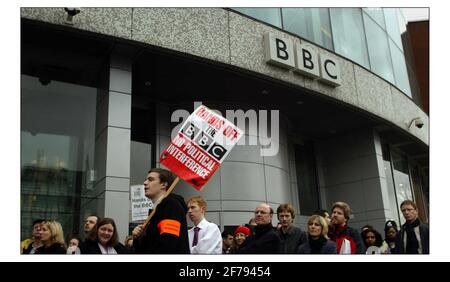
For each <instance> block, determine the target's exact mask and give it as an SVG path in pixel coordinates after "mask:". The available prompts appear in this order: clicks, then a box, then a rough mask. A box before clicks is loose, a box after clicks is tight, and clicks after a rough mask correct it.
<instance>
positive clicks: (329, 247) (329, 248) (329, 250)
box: [298, 240, 337, 254]
mask: <svg viewBox="0 0 450 282" xmlns="http://www.w3.org/2000/svg"><path fill="white" fill-rule="evenodd" d="M298 253H299V254H311V253H312V247H311V244H310V242H309V241H307V242H305V243H303V244H301V245H300V247H299V248H298ZM320 253H321V254H337V249H336V243H335V242H333V241H331V240H326V241H324V244H323V245H322V248H321V249H320Z"/></svg>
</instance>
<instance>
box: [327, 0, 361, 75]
mask: <svg viewBox="0 0 450 282" xmlns="http://www.w3.org/2000/svg"><path fill="white" fill-rule="evenodd" d="M330 16H331V26H332V27H333V42H334V49H335V50H336V53H339V54H341V55H342V56H344V57H347V58H349V59H351V60H353V61H355V62H356V63H358V64H360V65H362V66H364V67H366V68H368V69H370V65H369V58H368V55H367V46H366V38H365V34H364V28H363V27H364V26H363V22H362V15H361V10H360V9H358V8H330Z"/></svg>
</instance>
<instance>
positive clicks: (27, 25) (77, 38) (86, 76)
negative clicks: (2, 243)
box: [20, 19, 111, 239]
mask: <svg viewBox="0 0 450 282" xmlns="http://www.w3.org/2000/svg"><path fill="white" fill-rule="evenodd" d="M110 50H111V42H110V41H107V40H106V39H99V38H94V37H92V36H89V37H88V36H84V35H82V34H78V33H72V32H67V30H59V29H58V28H57V27H55V28H51V27H49V26H41V25H40V24H39V23H38V22H34V21H29V20H25V19H22V22H21V93H20V95H21V97H20V99H21V101H20V102H21V114H20V115H21V116H20V117H21V125H20V138H21V139H20V171H21V198H20V200H21V207H20V210H21V239H26V238H29V237H30V235H31V224H32V222H33V221H34V220H36V219H51V220H57V221H59V222H60V223H61V224H62V227H63V231H64V234H65V235H66V236H69V235H71V234H72V235H78V234H80V233H82V228H83V220H84V216H85V215H86V214H91V213H96V214H98V213H99V210H100V207H99V205H98V203H99V202H100V201H99V198H100V197H101V195H99V194H100V192H99V191H96V186H95V185H96V183H98V181H99V180H98V179H97V172H98V171H99V167H100V166H102V167H103V168H104V166H105V165H104V164H105V160H104V159H102V158H104V157H101V156H100V155H99V152H105V151H106V144H105V143H104V140H103V139H102V140H100V139H101V138H100V137H99V136H100V135H101V134H102V132H97V126H96V125H97V123H98V122H99V121H100V122H101V121H102V120H103V121H104V120H105V119H106V117H105V115H107V109H105V107H100V106H99V101H101V99H103V98H104V96H102V95H101V94H102V93H104V90H102V89H105V85H106V84H107V79H106V76H107V72H106V67H105V66H106V63H107V62H108V60H109V54H110ZM103 104H104V103H103ZM103 136H104V134H103Z"/></svg>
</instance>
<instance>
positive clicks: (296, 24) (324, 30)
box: [281, 8, 333, 50]
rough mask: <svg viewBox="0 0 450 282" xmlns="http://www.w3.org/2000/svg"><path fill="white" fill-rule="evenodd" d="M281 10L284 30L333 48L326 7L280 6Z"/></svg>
mask: <svg viewBox="0 0 450 282" xmlns="http://www.w3.org/2000/svg"><path fill="white" fill-rule="evenodd" d="M281 12H282V14H283V27H284V29H285V30H287V31H290V32H292V33H295V34H298V35H300V36H301V37H304V38H306V39H308V40H309V41H312V42H314V43H316V44H319V45H320V46H323V47H325V48H328V49H330V50H333V40H332V38H331V26H330V16H329V12H328V8H282V9H281Z"/></svg>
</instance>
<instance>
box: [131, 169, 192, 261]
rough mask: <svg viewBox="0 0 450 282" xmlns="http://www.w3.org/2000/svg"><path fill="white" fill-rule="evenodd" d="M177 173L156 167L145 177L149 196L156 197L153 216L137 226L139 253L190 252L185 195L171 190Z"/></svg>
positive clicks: (135, 235) (134, 246) (153, 198)
mask: <svg viewBox="0 0 450 282" xmlns="http://www.w3.org/2000/svg"><path fill="white" fill-rule="evenodd" d="M175 180H177V181H178V178H175V175H174V174H173V173H172V172H171V171H169V170H166V169H161V168H153V169H151V170H150V171H149V172H148V175H147V178H146V179H145V181H144V189H145V196H146V197H147V198H149V199H151V200H152V202H153V210H150V211H151V213H150V214H151V215H152V217H151V220H147V221H146V222H145V223H144V224H141V225H138V226H136V227H135V228H134V230H133V237H134V239H133V249H134V252H135V253H138V254H189V253H190V251H189V239H188V233H187V230H188V229H187V222H186V212H187V210H188V208H187V206H186V203H185V202H184V199H183V197H181V196H179V195H176V194H173V193H170V192H168V189H169V187H171V186H172V187H174V186H175V184H176V183H175Z"/></svg>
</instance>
